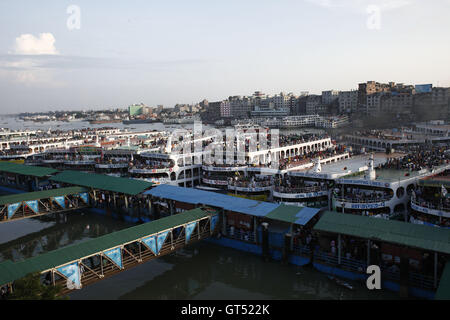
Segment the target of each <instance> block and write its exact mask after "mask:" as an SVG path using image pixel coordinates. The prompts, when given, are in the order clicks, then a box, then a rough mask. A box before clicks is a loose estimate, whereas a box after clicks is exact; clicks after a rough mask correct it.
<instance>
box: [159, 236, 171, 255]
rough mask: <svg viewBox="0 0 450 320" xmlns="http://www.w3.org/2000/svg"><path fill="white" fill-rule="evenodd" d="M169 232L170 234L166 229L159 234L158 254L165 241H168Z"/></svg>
mask: <svg viewBox="0 0 450 320" xmlns="http://www.w3.org/2000/svg"><path fill="white" fill-rule="evenodd" d="M168 234H169V231H164V232H161V233H160V234H158V242H157V250H158V254H159V251H161V248H162V246H163V244H164V242H165V241H166V238H167V235H168Z"/></svg>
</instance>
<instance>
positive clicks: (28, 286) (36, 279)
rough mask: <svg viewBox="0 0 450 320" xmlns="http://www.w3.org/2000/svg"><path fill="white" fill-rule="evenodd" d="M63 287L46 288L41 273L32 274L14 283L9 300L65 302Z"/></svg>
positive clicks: (50, 286)
mask: <svg viewBox="0 0 450 320" xmlns="http://www.w3.org/2000/svg"><path fill="white" fill-rule="evenodd" d="M62 289H63V287H62V286H61V285H57V286H52V285H49V286H46V285H44V284H42V283H41V274H40V273H39V272H35V273H30V274H28V275H26V276H25V277H23V278H22V279H19V280H16V281H15V282H14V290H13V293H12V294H10V295H9V296H8V299H9V300H65V299H67V297H66V296H62Z"/></svg>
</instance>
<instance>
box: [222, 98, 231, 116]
mask: <svg viewBox="0 0 450 320" xmlns="http://www.w3.org/2000/svg"><path fill="white" fill-rule="evenodd" d="M220 116H221V117H222V118H230V117H231V107H230V102H229V101H226V100H225V101H222V103H221V104H220Z"/></svg>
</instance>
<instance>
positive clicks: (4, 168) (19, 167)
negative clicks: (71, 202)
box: [0, 161, 58, 178]
mask: <svg viewBox="0 0 450 320" xmlns="http://www.w3.org/2000/svg"><path fill="white" fill-rule="evenodd" d="M0 172H9V173H17V174H22V175H25V176H33V177H38V178H42V177H45V176H49V175H51V174H54V173H56V172H58V170H55V169H51V168H45V167H35V166H27V165H24V164H17V163H13V162H7V161H5V162H2V161H0Z"/></svg>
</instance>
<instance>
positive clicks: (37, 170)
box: [0, 127, 450, 299]
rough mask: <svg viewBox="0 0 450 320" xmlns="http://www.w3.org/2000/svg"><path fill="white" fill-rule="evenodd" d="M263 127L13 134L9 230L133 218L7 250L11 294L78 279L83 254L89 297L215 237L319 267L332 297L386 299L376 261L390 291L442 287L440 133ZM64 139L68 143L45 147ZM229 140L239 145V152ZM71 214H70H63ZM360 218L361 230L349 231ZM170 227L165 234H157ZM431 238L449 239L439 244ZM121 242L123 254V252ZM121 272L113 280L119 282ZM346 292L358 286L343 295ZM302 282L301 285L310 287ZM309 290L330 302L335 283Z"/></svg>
mask: <svg viewBox="0 0 450 320" xmlns="http://www.w3.org/2000/svg"><path fill="white" fill-rule="evenodd" d="M254 128H256V127H249V128H247V129H246V131H244V135H243V137H244V139H243V140H242V142H241V141H240V140H239V138H236V139H235V140H234V141H232V142H231V143H230V141H229V140H227V139H223V138H220V139H217V137H215V136H212V135H209V132H202V135H201V137H198V136H195V135H194V131H192V130H189V129H186V128H181V129H183V132H182V134H179V133H177V135H175V137H174V135H173V134H171V131H170V130H167V131H165V130H137V131H128V130H124V129H115V128H99V129H91V130H88V131H83V129H82V130H76V129H73V130H71V132H52V131H51V130H49V131H39V130H36V131H27V130H25V131H22V132H19V131H7V130H4V131H3V133H4V135H3V136H2V139H3V140H2V141H3V144H2V148H3V150H2V151H3V152H4V154H5V155H8V157H9V158H3V159H2V160H3V162H1V163H0V188H1V190H2V192H3V193H4V195H3V196H1V197H0V204H1V206H0V214H1V216H0V218H1V221H2V224H0V227H5V225H8V224H10V223H14V224H16V225H17V224H19V223H28V221H34V220H35V219H44V220H45V219H47V217H48V219H50V220H49V221H50V223H52V221H59V222H58V223H61V222H62V223H63V224H64V223H66V224H68V225H70V221H68V220H67V217H76V216H78V215H79V212H83V216H86V215H87V216H90V215H93V216H99V217H101V219H109V220H108V221H121V223H123V224H124V225H123V226H124V228H125V229H126V230H128V229H129V231H127V233H129V234H130V236H127V239H128V240H126V241H125V240H120V239H121V237H122V236H121V235H120V233H118V234H117V235H115V232H116V231H115V230H109V231H103V232H100V233H98V232H97V233H96V235H95V236H87V237H84V236H82V239H83V240H82V239H80V240H79V241H81V242H78V241H75V242H65V243H61V244H56V245H55V246H53V247H48V246H46V247H43V246H40V247H41V249H39V250H37V249H26V247H27V245H23V246H20V251H17V250H18V249H17V247H16V249H14V250H12V251H4V253H2V255H3V258H2V260H3V262H2V263H1V264H0V268H2V270H3V271H4V275H5V276H4V277H3V280H2V281H3V282H4V283H2V285H3V287H2V288H3V289H2V290H3V291H2V292H3V293H4V295H7V294H8V292H10V291H11V290H13V286H14V281H15V280H18V277H19V276H25V275H26V273H27V272H31V271H39V272H41V274H42V279H43V280H42V281H43V282H44V283H46V284H47V285H52V284H58V283H59V284H64V283H65V282H66V280H67V279H69V278H68V274H66V273H65V271H64V270H65V269H64V268H65V267H67V266H68V264H67V263H70V266H71V267H73V265H74V262H73V261H78V262H77V263H76V268H77V269H76V270H78V272H79V274H78V276H77V277H76V278H77V280H76V281H78V282H77V285H78V286H79V287H77V288H78V289H80V290H76V292H73V293H71V291H73V290H68V291H67V290H65V291H64V292H66V293H68V294H70V295H71V296H73V297H74V298H76V297H79V298H82V297H83V293H82V292H83V291H85V290H86V292H88V293H86V295H87V296H89V295H90V294H94V292H100V291H101V290H102V289H101V288H102V287H103V286H105V284H103V281H100V280H102V279H103V277H110V276H114V278H117V279H119V278H123V279H126V278H127V276H126V275H127V274H128V272H122V271H126V270H127V269H128V268H132V267H133V268H134V267H136V268H141V269H142V270H144V269H145V268H151V266H152V265H155V264H156V265H160V264H161V265H164V264H166V261H172V260H171V259H173V258H171V257H177V256H178V255H179V254H182V253H183V252H191V251H190V250H192V249H190V248H196V249H194V251H196V252H204V251H207V252H208V250H209V249H208V248H209V247H210V246H221V247H228V248H232V249H234V250H237V251H238V252H242V253H239V254H244V253H246V254H248V255H249V257H250V258H249V259H255V258H253V257H254V256H261V257H262V258H263V261H266V263H270V266H267V267H265V266H264V262H262V261H261V264H263V266H262V267H261V268H278V267H275V266H274V265H273V264H274V263H275V264H277V263H280V262H281V264H280V265H279V267H280V268H284V267H283V263H285V264H288V265H292V268H293V269H292V270H301V271H298V272H296V273H295V274H294V273H292V277H293V279H292V281H293V282H292V284H293V285H294V283H296V282H295V281H297V280H298V277H297V276H298V274H297V273H300V274H303V273H305V274H311V277H317V279H319V280H317V281H318V283H321V282H323V281H324V282H325V283H327V284H326V287H329V286H330V285H332V286H334V287H335V288H337V290H338V291H339V292H341V293H339V294H340V295H341V296H340V297H337V296H335V297H334V298H352V297H356V296H354V295H353V294H354V293H350V292H355V290H356V292H360V293H359V297H367V298H377V297H380V296H379V295H366V293H367V292H366V293H363V291H365V290H364V289H363V285H362V283H363V282H364V280H365V278H366V277H367V276H366V273H365V271H366V268H367V267H368V266H369V265H372V264H375V265H378V266H380V269H381V271H382V278H383V288H384V289H385V290H383V292H386V293H383V296H382V297H384V298H386V297H390V295H391V294H394V293H395V292H400V293H402V294H404V292H405V290H406V292H407V293H406V296H409V297H411V298H426V299H432V298H434V297H435V294H436V291H438V289H439V285H440V281H439V280H440V278H441V277H442V276H443V275H444V274H445V273H446V272H447V271H446V270H447V269H448V268H447V265H448V264H447V261H448V255H449V253H450V251H448V248H447V245H448V230H449V224H448V221H449V220H448V218H449V217H447V216H448V212H447V211H448V210H447V209H448V206H449V205H448V197H447V189H446V187H448V186H447V184H446V176H447V174H448V171H449V170H450V164H449V155H448V153H446V152H445V150H446V148H445V147H444V146H443V145H442V143H443V142H442V140H440V142H439V145H433V144H429V143H423V144H420V145H403V146H402V147H401V148H399V149H401V150H399V149H395V150H394V149H393V148H391V149H386V152H384V153H383V152H379V151H378V152H376V151H370V149H369V148H365V147H358V146H356V145H352V144H347V143H346V140H345V139H346V138H345V137H344V138H343V140H342V141H341V140H339V139H336V140H335V139H333V137H330V136H328V135H327V134H324V133H319V132H318V133H301V132H299V133H291V132H286V133H283V132H281V134H280V137H279V141H278V142H277V143H276V144H275V143H274V140H273V139H272V137H271V134H272V133H271V132H270V131H269V130H268V129H265V128H256V129H257V131H256V133H254V132H251V129H254ZM253 134H255V135H256V136H257V139H256V140H254V139H252V137H253ZM57 136H60V137H64V139H63V140H58V139H55V138H54V137H57ZM78 137H83V138H82V139H79V138H78ZM380 137H381V138H383V137H382V136H378V138H380ZM76 138H78V140H76ZM389 138H390V137H389ZM52 139H53V140H52ZM57 140H58V141H63V142H62V143H63V145H64V146H63V147H59V146H58V145H53V146H45V144H48V143H58V141H57ZM30 141H32V142H30ZM74 141H75V143H74ZM266 141H269V142H270V143H267V144H265V142H266ZM15 145H20V146H22V149H26V148H27V147H28V148H29V149H28V151H29V153H28V154H17V153H16V152H17V150H16V148H14V146H15ZM36 145H37V146H45V148H44V147H42V148H41V147H36V148H34V146H36ZM199 145H200V146H201V148H200V149H197V150H196V149H195V146H199ZM227 147H228V148H231V150H232V151H233V152H234V153H235V157H234V158H231V160H230V158H228V157H227V156H226V155H227V153H226V152H227V150H230V149H227ZM180 150H182V151H183V152H182V153H180V152H179V151H180ZM199 150H200V151H199ZM205 150H206V151H205ZM239 150H241V151H239ZM175 151H177V152H175ZM186 151H187V152H186ZM239 152H242V155H240V153H239ZM211 159H214V161H211ZM208 161H209V162H208ZM446 208H447V209H446ZM61 215H62V217H63V218H62V219H63V220H62V221H61V220H58V219H60V217H61ZM338 216H340V217H341V218H340V219H339V222H338V220H336V217H338ZM344 218H345V219H344ZM53 219H56V220H53ZM89 219H90V218H89ZM174 219H175V220H174ZM365 219H369V220H372V219H373V221H374V223H376V224H375V225H374V226H373V227H372V228H378V230H379V231H378V233H379V232H380V231H381V230H393V232H395V233H398V234H399V236H400V238H398V239H394V238H392V237H391V236H389V235H388V234H386V235H383V234H382V233H381V234H378V236H377V237H376V238H374V237H373V236H372V233H373V232H374V230H369V229H367V223H369V220H368V221H367V223H366V220H365ZM16 220H20V221H16ZM69 220H70V219H69ZM341 224H345V225H346V227H345V228H341V227H340V225H341ZM370 224H371V223H370ZM125 225H128V226H129V227H125ZM162 225H164V226H165V227H161V226H162ZM141 226H142V227H141ZM143 226H145V227H143ZM407 226H410V227H412V228H413V229H411V230H409V229H408V228H407ZM436 227H437V228H436ZM134 228H137V229H136V230H134ZM164 228H165V229H164ZM349 228H350V229H352V228H353V229H354V230H357V231H352V232H349V231H348V230H350V229H349ZM44 229H45V228H44ZM97 229H98V228H97ZM125 229H124V230H125ZM165 230H166V231H165ZM167 230H168V231H167ZM346 230H347V231H346ZM394 230H395V231H394ZM38 232H39V231H38ZM124 232H125V231H124ZM131 234H135V235H131ZM161 234H164V237H163V238H158V237H160V236H161ZM24 236H26V235H24ZM103 237H105V238H104V239H105V240H101V239H103ZM108 237H109V238H108ZM429 237H433V238H434V239H435V241H436V243H441V245H440V246H441V247H440V248H439V249H436V248H437V247H436V246H430V245H428V244H427V243H426V242H427V241H428V240H427V239H429ZM409 238H411V239H409ZM107 239H110V240H107ZM113 239H114V240H113ZM151 239H154V240H151ZM156 239H160V240H156ZM406 239H409V240H406ZM85 240H89V241H86V242H85ZM11 241H12V243H18V242H17V241H18V240H17V241H16V240H15V239H8V240H6V241H5V243H6V244H7V243H9V242H11ZM46 241H47V240H46ZM98 241H101V243H107V242H108V243H109V242H110V244H108V245H106V246H105V247H103V245H101V246H100V247H99V249H98V250H97V251H96V250H91V249H89V250H88V251H86V250H87V248H92V247H95V246H98V245H97V244H96V242H98ZM111 241H112V242H111ZM122 241H123V242H122ZM130 241H131V242H130ZM152 241H153V242H152ZM159 241H161V242H159ZM198 241H201V242H199V243H197V242H198ZM6 244H5V246H4V247H5V248H7V247H8V246H7V245H6ZM155 245H156V247H154V246H155ZM186 245H188V246H186ZM45 248H48V249H45ZM65 248H67V249H65ZM402 248H404V249H402ZM69 249H70V250H71V252H72V253H71V254H72V255H73V258H75V259H72V260H71V261H64V259H62V260H61V258H57V260H59V262H58V263H57V264H56V265H51V264H48V263H46V262H45V261H47V260H48V259H50V257H53V256H54V257H55V258H56V257H57V256H59V255H60V254H59V253H57V252H59V251H61V250H63V251H64V250H69ZM24 250H25V251H24ZM30 250H31V251H30ZM54 250H56V251H55V252H53V251H54ZM114 250H116V251H117V250H118V251H117V252H120V258H118V256H117V253H114V255H112V253H111V252H112V251H114ZM227 250H228V249H227ZM405 250H406V251H405ZM63 251H61V254H62V253H63ZM78 251H79V252H80V253H77V252H78ZM81 252H84V253H81ZM114 252H115V251H114ZM227 252H228V251H227ZM230 252H233V251H230ZM236 254H238V253H236ZM160 255H161V258H159V256H160ZM208 255H210V253H208ZM232 255H234V253H233V254H232ZM182 256H183V254H182ZM189 256H190V258H189V259H192V260H193V259H195V258H194V256H195V255H194V256H192V255H190V254H189ZM205 258H206V257H205ZM33 259H35V260H36V259H37V260H36V261H41V260H42V262H40V263H45V264H46V267H44V268H43V269H41V268H38V269H35V267H31V266H32V265H35V264H32V262H31V261H32V260H33ZM52 259H54V258H52ZM175 259H177V258H175ZM222 259H224V257H223V256H222V257H220V258H219V261H221V260H222ZM227 259H228V258H227ZM405 259H406V260H405ZM69 260H70V259H69ZM150 260H151V261H152V262H149V263H147V264H144V262H146V261H150ZM161 261H162V262H161ZM269 261H271V262H269ZM405 261H409V262H408V263H406V262H405ZM169 264H170V262H169ZM144 266H145V267H144ZM290 268H291V267H290ZM299 268H300V269H299ZM163 269H164V268H162V269H161V270H163ZM12 270H15V271H14V272H12ZM20 270H23V271H20ZM81 270H82V271H81ZM164 270H165V269H164ZM161 272H163V271H161ZM165 272H168V271H165ZM11 273H12V274H11ZM15 274H16V275H15ZM313 274H314V275H313ZM6 275H7V276H6ZM321 275H323V276H324V278H323V279H322V278H321ZM327 275H328V276H327ZM217 276H218V277H222V276H223V275H220V276H219V274H217ZM70 279H71V280H73V279H72V278H70ZM111 279H113V278H111ZM111 279H108V280H106V281H109V282H110V283H112V282H111V281H112V280H111ZM212 279H215V278H214V277H213V278H212ZM335 279H337V280H335ZM340 279H345V280H340ZM76 281H75V282H76ZM149 281H150V280H149ZM151 281H153V280H151ZM197 281H198V280H197ZM209 281H211V280H209ZM212 281H214V280H212ZM286 281H287V280H286ZM225 285H227V288H228V289H227V290H229V292H233V291H234V290H238V289H237V288H236V287H234V286H235V285H234V283H233V284H230V283H228V284H225ZM85 286H86V289H84V287H85ZM91 287H92V288H93V289H90V288H91ZM207 287H208V285H206V287H204V289H203V290H207V289H206V288H207ZM81 288H83V289H81ZM95 288H96V289H95ZM99 288H100V289H99ZM136 288H137V286H136ZM300 288H302V285H300ZM343 288H346V290H351V291H350V292H349V293H345V292H346V290H344V289H343ZM349 288H351V289H349ZM405 288H406V289H405ZM98 290H100V291H98ZM129 290H130V291H129V293H127V292H123V291H122V293H121V294H119V293H117V295H115V297H116V298H125V299H126V298H127V296H128V297H133V296H134V295H135V293H133V292H134V289H133V288H132V287H130V288H129ZM290 290H294V289H290ZM295 290H296V289H295ZM302 290H304V289H300V291H299V293H297V294H299V295H300V296H303V295H304V294H305V293H302V292H304V291H302ZM119 291H120V290H119ZM119 291H118V292H119ZM332 291H333V290H332ZM189 292H190V291H189ZM195 292H196V293H195V294H194V293H192V292H191V293H189V294H188V295H187V296H186V297H192V298H195V297H196V296H197V295H199V297H201V296H202V295H201V292H202V291H195ZM342 292H344V293H342ZM141 294H143V297H144V296H148V294H149V293H148V291H144V292H142V293H141ZM150 294H152V293H150ZM167 294H168V295H169V296H168V297H171V294H172V295H173V294H175V295H179V293H175V292H173V293H167ZM261 294H262V295H261V297H266V298H273V297H274V296H273V295H270V294H268V293H261ZM367 294H368V293H367ZM294 295H296V294H294ZM257 296H258V295H257ZM249 297H251V294H250V295H249ZM304 297H305V298H307V297H308V298H311V299H315V298H323V293H319V292H316V293H315V294H313V296H308V295H305V296H304ZM224 298H225V297H224Z"/></svg>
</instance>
